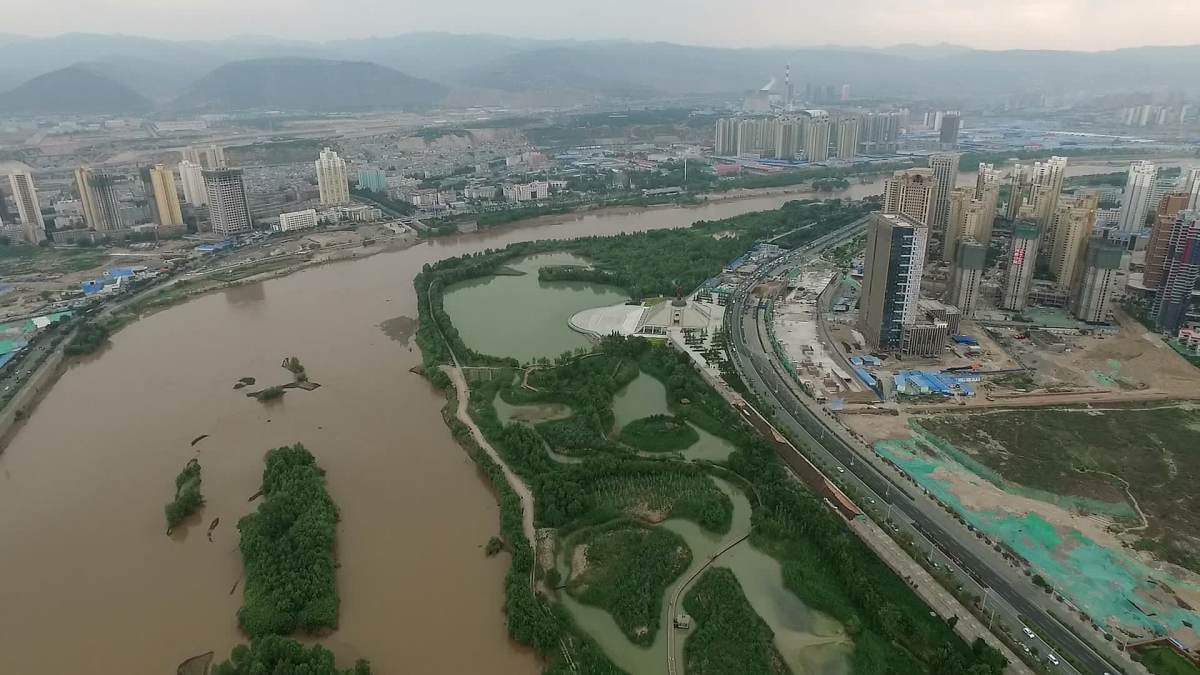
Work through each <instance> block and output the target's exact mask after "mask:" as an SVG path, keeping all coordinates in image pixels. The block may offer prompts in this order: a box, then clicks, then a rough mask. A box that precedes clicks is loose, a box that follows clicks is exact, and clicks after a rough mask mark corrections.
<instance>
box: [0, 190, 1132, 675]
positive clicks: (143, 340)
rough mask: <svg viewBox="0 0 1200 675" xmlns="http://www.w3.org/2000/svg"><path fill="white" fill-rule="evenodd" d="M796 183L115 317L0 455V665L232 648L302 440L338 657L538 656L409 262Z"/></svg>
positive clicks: (42, 668) (445, 246) (685, 218)
mask: <svg viewBox="0 0 1200 675" xmlns="http://www.w3.org/2000/svg"><path fill="white" fill-rule="evenodd" d="M1072 168H1073V170H1075V168H1076V167H1072ZM1101 170H1106V171H1111V170H1113V169H1112V168H1110V167H1105V168H1103V169H1101ZM1092 172H1096V171H1092ZM879 184H880V181H874V182H873V183H871V184H869V185H862V184H855V185H853V186H852V187H851V188H850V189H849V190H848V191H845V192H843V193H842V196H849V197H853V196H861V195H863V194H871V193H876V192H878V191H879V187H878V186H879ZM795 198H797V196H796V195H772V196H763V197H755V198H750V199H744V200H730V201H721V202H713V203H709V204H706V205H703V206H700V207H692V208H680V207H668V208H655V209H648V210H635V211H629V212H611V211H609V212H600V213H594V214H589V215H583V216H579V217H570V218H567V219H562V218H547V219H542V220H539V221H534V222H531V223H527V224H525V225H523V226H521V227H514V228H504V229H497V230H490V231H488V232H485V233H479V234H473V235H464V236H461V237H456V238H445V239H439V240H436V241H434V242H430V243H425V244H421V245H419V246H416V247H413V248H410V249H407V250H404V251H399V252H393V253H385V254H381V255H377V256H374V257H371V258H369V259H365V260H359V261H355V262H347V263H338V264H331V265H327V266H323V267H318V268H313V269H309V270H305V271H303V272H299V273H297V274H294V275H291V276H288V277H284V278H280V279H274V280H271V281H267V282H264V283H261V284H255V285H249V286H245V287H240V288H235V289H231V290H227V291H224V292H221V293H217V294H212V295H207V296H204V297H201V298H198V299H195V300H192V301H189V302H187V303H185V304H183V305H180V306H178V307H174V308H171V309H168V310H166V311H163V312H160V313H157V314H155V315H153V316H151V317H148V318H146V319H144V320H142V321H139V322H137V323H135V324H133V325H131V326H129V327H127V328H125V329H124V330H122V331H121V332H120V333H118V334H117V335H116V336H114V338H113V340H112V346H111V347H110V348H108V349H106V350H105V351H104V352H103V353H101V354H99V355H96V356H95V357H93V358H90V359H88V360H86V361H84V362H81V363H79V364H77V365H75V366H73V367H72V368H71V369H70V370H69V371H68V372H67V373H66V374H65V375H64V376H63V377H62V379H61V380H60V381H59V383H58V384H57V385H56V386H55V387H54V389H53V390H52V391H51V392H50V393H49V394H48V395H47V396H46V398H45V400H43V401H42V403H41V404H40V405H39V406H38V407H37V409H36V410H35V411H34V413H33V414H32V416H31V417H30V419H29V420H28V422H27V423H26V424H25V426H24V427H23V428H22V429H21V430H20V431H19V432H18V433H17V434H16V435H15V437H14V438H13V440H12V441H11V443H10V444H9V445H8V447H7V449H6V450H5V451H4V452H3V454H0V542H3V544H2V545H0V607H2V608H3V610H2V611H0V654H3V655H4V656H3V659H4V670H5V671H6V672H20V673H35V672H36V673H79V672H88V673H92V674H104V673H114V674H120V675H128V674H129V673H155V674H161V673H165V672H171V671H172V670H173V669H174V668H175V666H176V665H177V664H178V663H179V662H180V661H181V660H183V659H184V658H186V657H188V656H191V655H194V654H197V653H201V652H205V651H208V650H215V651H216V652H217V654H218V656H219V657H222V658H223V657H224V656H225V655H227V654H228V652H229V650H230V648H231V647H232V646H233V645H234V644H235V643H237V642H239V641H240V639H241V638H240V636H239V634H238V631H237V625H236V618H235V612H236V610H237V607H238V606H239V605H240V600H241V590H240V586H239V587H238V589H237V590H236V591H234V592H232V593H231V589H232V588H233V587H234V585H235V583H238V582H239V577H240V574H241V564H240V559H239V556H238V553H237V536H236V530H235V524H236V522H237V519H238V518H240V517H241V516H242V515H244V514H246V513H247V512H249V510H250V509H251V508H252V507H253V504H250V503H248V502H247V498H248V497H249V496H250V495H251V494H253V493H254V492H255V491H256V490H257V489H258V486H259V482H260V479H261V472H262V456H263V453H264V452H265V451H266V450H267V449H269V448H271V447H274V446H278V445H282V444H288V443H295V442H303V443H305V444H306V445H307V446H308V447H309V448H310V449H311V450H312V451H313V452H314V454H315V455H316V456H317V457H318V460H319V461H320V463H321V464H322V466H324V467H325V469H326V470H327V471H328V482H329V488H330V491H331V493H332V495H333V497H334V499H335V501H336V502H337V503H338V505H339V507H340V508H341V513H342V522H341V525H340V528H339V534H338V537H339V538H338V557H339V561H340V563H341V567H340V568H339V571H338V585H339V590H340V594H341V599H342V611H341V617H342V619H341V626H340V627H339V629H338V630H337V631H336V632H335V633H333V634H332V635H330V636H329V637H327V638H324V639H322V640H321V642H322V643H323V644H325V645H327V646H329V647H330V648H331V649H333V650H334V652H335V653H336V654H337V655H338V658H339V662H340V663H348V662H349V661H350V660H352V659H355V658H359V657H364V658H369V659H371V661H372V662H373V663H374V664H375V665H376V666H377V668H378V671H379V672H381V673H401V672H413V673H434V674H436V673H464V672H488V673H496V674H500V675H505V674H508V673H533V672H536V671H537V670H538V664H537V661H536V659H535V657H534V656H533V655H532V654H531V653H530V652H529V651H528V650H524V649H521V648H518V647H516V646H514V645H512V644H511V643H510V642H509V641H508V639H507V637H506V634H505V629H504V626H503V618H502V613H501V609H500V608H501V601H502V597H501V592H502V588H501V586H502V583H501V582H502V578H503V575H504V571H505V569H506V567H507V564H508V563H507V561H506V560H504V559H503V557H502V556H500V557H497V558H493V559H489V558H487V557H486V556H485V555H484V554H483V548H482V547H483V544H484V543H485V542H486V541H487V539H488V537H490V536H491V535H493V534H495V533H496V531H497V510H496V505H495V502H494V500H493V497H492V495H491V494H490V493H489V492H488V490H487V488H486V486H485V484H484V483H483V482H482V481H481V480H480V478H479V476H478V474H477V472H476V470H475V467H474V466H473V464H472V463H471V462H470V461H469V460H468V459H467V457H466V456H465V454H464V453H463V452H462V451H461V449H459V447H458V446H457V445H456V444H455V443H454V442H453V440H452V439H451V438H450V436H449V434H448V433H447V431H446V429H445V427H444V425H443V424H442V422H441V420H440V419H439V410H440V408H441V406H442V403H443V400H442V398H441V396H440V395H438V393H437V392H435V391H433V390H432V389H431V388H430V387H429V386H428V385H427V384H426V382H425V381H424V380H422V379H421V378H419V377H417V376H415V375H412V374H410V373H409V372H408V369H409V368H410V367H412V366H413V365H416V364H417V363H418V362H419V360H420V357H419V354H418V353H416V352H415V350H410V349H409V347H408V346H406V345H405V344H404V343H402V342H399V341H396V340H393V339H390V338H389V337H387V336H386V335H385V334H384V333H383V332H382V331H381V330H380V328H379V325H380V324H381V323H382V322H384V321H388V320H390V319H395V318H397V317H415V316H416V298H415V295H414V293H413V291H412V279H413V276H414V275H415V274H416V273H417V272H418V271H420V269H421V266H422V265H424V264H426V263H429V262H432V261H435V260H438V259H441V258H445V257H449V256H456V255H461V254H465V253H474V252H478V251H482V250H484V249H487V248H497V247H503V246H505V245H507V244H509V243H513V242H517V241H524V240H528V239H538V238H570V237H576V236H581V235H591V234H616V233H619V232H628V231H635V230H644V229H652V228H667V227H681V226H686V225H688V224H690V223H692V222H694V221H695V220H700V219H718V218H725V217H730V216H734V215H738V214H741V213H745V212H748V211H757V210H763V209H771V208H777V207H778V206H779V205H781V204H782V203H783V202H785V201H788V200H790V199H795ZM288 355H295V356H298V357H300V359H301V360H302V361H303V362H304V364H305V365H306V366H307V369H308V373H309V375H310V377H311V379H312V380H313V381H316V382H320V383H321V384H322V385H324V386H322V388H320V389H318V390H316V391H313V392H303V391H291V392H289V393H288V394H287V395H286V396H285V397H284V399H283V400H282V401H280V402H278V403H276V404H274V405H270V406H264V405H262V404H260V403H258V402H256V401H253V400H251V399H247V398H245V397H244V396H242V395H241V393H240V392H237V391H234V390H233V389H232V385H233V383H234V382H235V381H236V380H237V378H239V377H242V376H254V377H256V378H258V379H259V382H260V383H282V382H285V381H287V379H288V378H287V375H288V374H287V373H286V372H285V371H284V370H283V369H282V368H280V367H279V363H280V361H281V360H282V359H283V357H285V356H288ZM201 434H210V436H209V438H206V439H204V440H202V441H200V442H199V443H197V444H196V445H195V446H194V447H192V446H191V445H190V442H191V440H192V439H194V438H195V437H197V436H199V435H201ZM192 457H197V458H198V459H199V461H200V463H201V465H202V467H203V492H204V495H205V498H206V499H207V502H208V504H207V506H206V507H205V508H204V509H203V511H202V512H201V514H200V519H201V520H202V523H195V524H192V525H191V526H190V528H184V529H183V530H182V531H177V532H176V534H175V536H173V537H167V536H166V535H165V534H164V523H163V513H162V508H163V504H164V503H166V502H167V501H168V500H169V499H170V497H171V495H172V493H173V481H174V477H175V475H176V473H178V471H179V470H180V469H182V468H183V466H184V464H185V463H186V462H187V461H188V459H190V458H192ZM215 518H220V524H219V525H218V526H217V528H216V529H215V530H214V532H213V534H212V539H213V541H212V542H211V543H210V542H209V541H208V539H207V537H206V536H205V529H206V528H207V525H208V523H209V522H210V521H212V520H213V519H215Z"/></svg>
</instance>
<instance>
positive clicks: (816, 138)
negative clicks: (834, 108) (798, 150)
mask: <svg viewBox="0 0 1200 675" xmlns="http://www.w3.org/2000/svg"><path fill="white" fill-rule="evenodd" d="M801 116H802V117H803V119H804V157H805V159H807V160H808V161H810V162H824V161H825V160H827V159H829V136H830V127H831V123H830V120H829V113H827V112H825V111H824V110H805V111H803V112H802V113H801Z"/></svg>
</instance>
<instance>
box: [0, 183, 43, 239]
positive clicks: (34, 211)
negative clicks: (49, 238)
mask: <svg viewBox="0 0 1200 675" xmlns="http://www.w3.org/2000/svg"><path fill="white" fill-rule="evenodd" d="M8 186H9V188H11V189H12V196H13V201H14V202H16V203H17V216H18V217H19V218H20V219H21V225H22V236H23V237H24V238H25V241H27V242H29V243H30V244H38V243H41V242H43V241H45V239H46V222H45V221H44V220H42V209H41V206H39V205H38V197H37V189H36V188H34V186H33V176H31V175H30V174H29V172H28V171H23V170H14V171H11V172H9V174H8ZM0 199H2V197H0Z"/></svg>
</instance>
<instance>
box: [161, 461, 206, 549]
mask: <svg viewBox="0 0 1200 675" xmlns="http://www.w3.org/2000/svg"><path fill="white" fill-rule="evenodd" d="M201 506H204V497H203V496H202V495H201V494H200V462H199V461H198V460H196V459H194V458H193V459H191V460H189V461H188V463H187V466H185V467H183V471H180V472H179V475H178V476H176V477H175V498H174V499H172V500H171V501H170V502H168V503H167V506H166V508H165V509H164V510H165V512H166V516H167V534H171V531H172V530H174V529H175V528H176V527H178V526H179V525H180V524H181V523H182V522H183V521H184V520H186V519H187V518H188V516H190V515H192V514H193V513H195V512H197V511H199V510H200V507H201Z"/></svg>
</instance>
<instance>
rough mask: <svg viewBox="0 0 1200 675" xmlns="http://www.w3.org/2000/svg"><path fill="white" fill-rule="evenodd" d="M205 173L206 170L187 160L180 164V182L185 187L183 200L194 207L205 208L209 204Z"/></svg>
mask: <svg viewBox="0 0 1200 675" xmlns="http://www.w3.org/2000/svg"><path fill="white" fill-rule="evenodd" d="M203 171H204V168H203V167H201V166H200V165H199V164H196V163H195V162H191V161H188V160H186V159H185V160H183V161H182V162H180V163H179V182H180V184H182V185H183V199H184V201H186V202H187V203H188V204H191V205H192V206H204V205H205V204H207V203H208V194H207V193H206V192H205V190H204V175H203V173H202V172H203Z"/></svg>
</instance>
